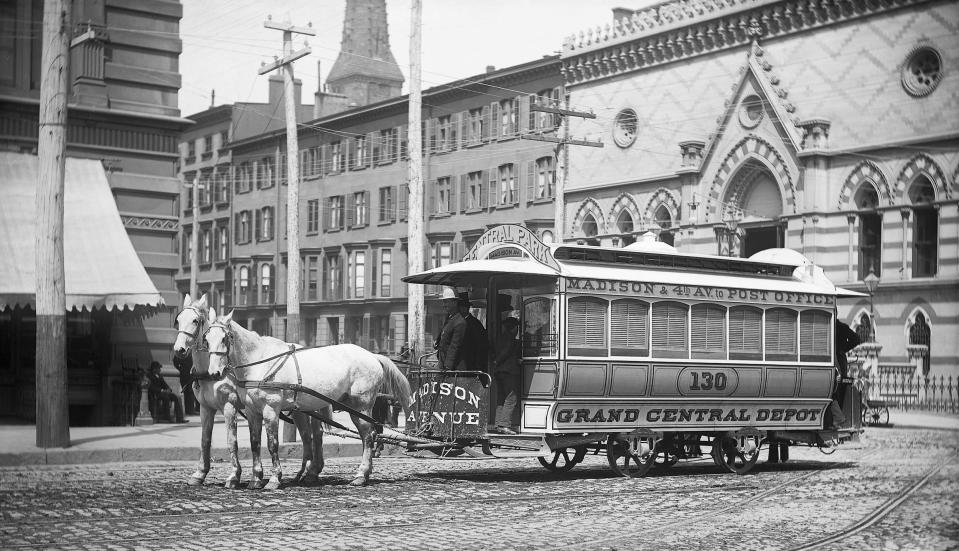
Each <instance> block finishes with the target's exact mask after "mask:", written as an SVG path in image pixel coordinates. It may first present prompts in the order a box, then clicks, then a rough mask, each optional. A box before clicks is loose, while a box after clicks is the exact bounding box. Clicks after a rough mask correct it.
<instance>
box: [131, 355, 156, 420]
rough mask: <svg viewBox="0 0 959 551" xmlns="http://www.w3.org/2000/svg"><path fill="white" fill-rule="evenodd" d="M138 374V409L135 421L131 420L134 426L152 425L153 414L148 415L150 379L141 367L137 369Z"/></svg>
mask: <svg viewBox="0 0 959 551" xmlns="http://www.w3.org/2000/svg"><path fill="white" fill-rule="evenodd" d="M139 375H140V411H139V412H138V413H137V418H136V421H134V422H133V424H134V426H137V427H139V426H143V425H152V424H153V416H152V415H150V380H149V379H148V378H147V374H146V372H145V371H143V370H142V369H141V370H139Z"/></svg>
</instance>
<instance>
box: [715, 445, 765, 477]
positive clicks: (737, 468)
mask: <svg viewBox="0 0 959 551" xmlns="http://www.w3.org/2000/svg"><path fill="white" fill-rule="evenodd" d="M710 455H712V457H713V462H714V463H716V465H717V466H719V467H720V468H722V469H723V470H725V471H728V472H731V473H736V474H746V473H748V472H749V471H751V470H752V468H753V466H754V465H756V461H757V460H758V459H759V446H756V448H755V449H754V450H752V451H751V452H743V451H740V450H739V447H738V446H737V445H736V439H734V438H730V437H728V436H722V437H718V438H716V439H715V440H713V450H712V452H711V453H710Z"/></svg>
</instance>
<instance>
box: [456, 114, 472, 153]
mask: <svg viewBox="0 0 959 551" xmlns="http://www.w3.org/2000/svg"><path fill="white" fill-rule="evenodd" d="M458 116H459V120H460V133H459V136H458V137H459V141H460V146H461V147H465V146H466V144H467V143H468V141H469V135H470V112H469V111H462V112H460V114H459V115H458Z"/></svg>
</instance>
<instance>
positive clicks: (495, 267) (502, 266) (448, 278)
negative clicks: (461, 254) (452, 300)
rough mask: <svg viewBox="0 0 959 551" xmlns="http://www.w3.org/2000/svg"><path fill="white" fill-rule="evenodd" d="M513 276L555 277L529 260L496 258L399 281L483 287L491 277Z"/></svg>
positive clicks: (551, 270) (441, 267)
mask: <svg viewBox="0 0 959 551" xmlns="http://www.w3.org/2000/svg"><path fill="white" fill-rule="evenodd" d="M507 274H515V275H520V276H546V277H556V276H558V275H560V274H559V272H557V271H556V270H553V269H552V268H550V267H548V266H544V265H543V264H540V263H539V262H536V261H535V260H532V259H530V258H498V259H494V260H488V259H484V260H467V261H464V262H456V263H453V264H447V265H446V266H440V267H438V268H433V269H432V270H426V271H425V272H420V273H418V274H412V275H408V276H406V277H404V278H403V281H405V282H407V283H419V284H427V285H449V286H456V287H466V286H469V285H478V284H482V285H485V284H486V280H488V279H489V278H490V277H491V276H494V275H507Z"/></svg>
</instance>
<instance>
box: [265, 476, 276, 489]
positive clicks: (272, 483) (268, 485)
mask: <svg viewBox="0 0 959 551" xmlns="http://www.w3.org/2000/svg"><path fill="white" fill-rule="evenodd" d="M279 487H280V481H279V480H277V479H275V478H273V479H270V481H269V482H267V483H266V486H264V487H263V489H264V490H276V489H279Z"/></svg>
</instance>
